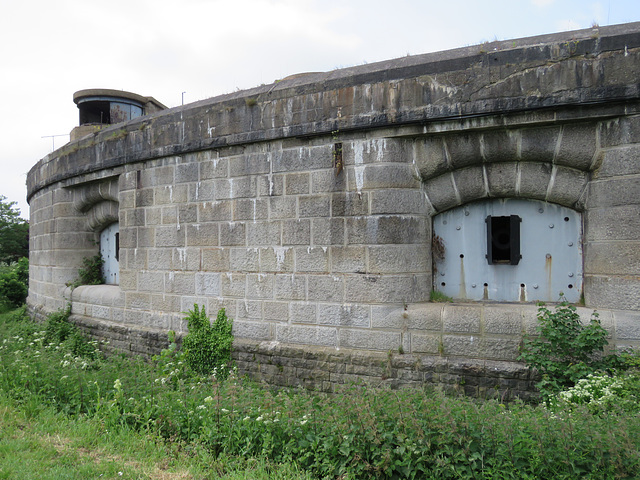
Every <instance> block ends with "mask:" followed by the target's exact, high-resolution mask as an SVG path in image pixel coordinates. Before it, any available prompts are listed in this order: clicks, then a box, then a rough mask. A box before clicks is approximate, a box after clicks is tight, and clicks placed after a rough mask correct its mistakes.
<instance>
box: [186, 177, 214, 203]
mask: <svg viewBox="0 0 640 480" xmlns="http://www.w3.org/2000/svg"><path fill="white" fill-rule="evenodd" d="M188 198H189V202H191V203H199V202H212V201H214V200H215V198H216V196H215V191H214V183H213V181H211V180H205V181H198V182H194V183H191V184H189V190H188Z"/></svg>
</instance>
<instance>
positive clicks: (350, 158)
mask: <svg viewBox="0 0 640 480" xmlns="http://www.w3.org/2000/svg"><path fill="white" fill-rule="evenodd" d="M343 156H344V158H345V163H346V164H349V165H352V164H370V163H383V162H384V163H390V162H410V161H411V160H410V156H409V154H408V149H407V142H405V141H403V140H400V139H392V138H371V139H366V140H357V141H353V142H343Z"/></svg>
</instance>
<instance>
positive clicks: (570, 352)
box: [518, 303, 621, 398]
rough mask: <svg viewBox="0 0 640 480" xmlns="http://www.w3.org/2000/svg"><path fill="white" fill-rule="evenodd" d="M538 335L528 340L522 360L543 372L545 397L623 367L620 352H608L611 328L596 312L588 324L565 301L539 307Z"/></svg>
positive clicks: (543, 392) (541, 389)
mask: <svg viewBox="0 0 640 480" xmlns="http://www.w3.org/2000/svg"><path fill="white" fill-rule="evenodd" d="M538 321H539V325H538V334H539V335H538V336H537V337H534V338H529V339H525V340H524V343H523V347H522V351H521V353H520V356H519V358H518V359H519V360H521V361H524V362H526V363H527V365H528V366H529V367H534V368H536V369H537V370H538V371H539V372H540V374H541V375H542V380H541V381H540V383H539V384H538V388H539V389H540V392H541V393H542V394H543V397H545V398H548V397H549V396H550V395H553V394H555V393H557V392H559V391H560V390H563V389H566V388H568V387H572V386H574V385H575V384H576V382H577V381H578V380H580V379H582V378H585V377H587V376H588V375H589V374H595V373H596V372H598V371H611V370H612V369H613V368H614V367H616V366H620V365H621V362H620V359H619V358H618V357H617V356H616V355H604V347H605V346H606V345H607V331H606V330H605V329H604V327H602V325H601V323H600V320H599V318H598V314H597V313H596V312H594V313H593V314H592V316H591V319H590V321H589V323H588V324H586V325H583V324H582V323H581V322H580V316H579V315H578V313H577V309H576V307H574V306H572V305H568V304H566V303H563V304H561V305H558V306H556V308H555V311H553V312H552V311H551V310H549V309H548V308H546V307H545V306H544V305H543V306H540V308H539V309H538Z"/></svg>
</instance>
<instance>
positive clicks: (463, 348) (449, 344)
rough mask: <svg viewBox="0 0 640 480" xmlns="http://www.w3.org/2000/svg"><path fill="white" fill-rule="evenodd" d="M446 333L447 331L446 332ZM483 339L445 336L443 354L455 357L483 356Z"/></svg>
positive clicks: (472, 336)
mask: <svg viewBox="0 0 640 480" xmlns="http://www.w3.org/2000/svg"><path fill="white" fill-rule="evenodd" d="M445 331H446V330H445ZM481 351H482V350H481V339H480V337H478V336H474V335H443V336H442V354H443V355H446V356H448V357H449V356H453V357H472V358H473V357H475V358H479V357H480V354H481Z"/></svg>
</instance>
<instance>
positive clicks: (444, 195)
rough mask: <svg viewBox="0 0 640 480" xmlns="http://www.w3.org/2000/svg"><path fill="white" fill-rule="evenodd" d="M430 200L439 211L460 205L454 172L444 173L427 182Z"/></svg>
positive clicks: (426, 186)
mask: <svg viewBox="0 0 640 480" xmlns="http://www.w3.org/2000/svg"><path fill="white" fill-rule="evenodd" d="M425 190H426V192H427V197H428V199H429V202H430V203H431V205H432V206H433V208H435V209H436V211H438V212H443V211H445V210H448V209H450V208H453V207H456V206H458V205H460V201H459V199H458V195H457V193H456V187H455V183H454V181H453V174H452V173H444V174H442V175H440V176H438V177H433V178H430V179H429V180H428V181H427V182H425Z"/></svg>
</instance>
